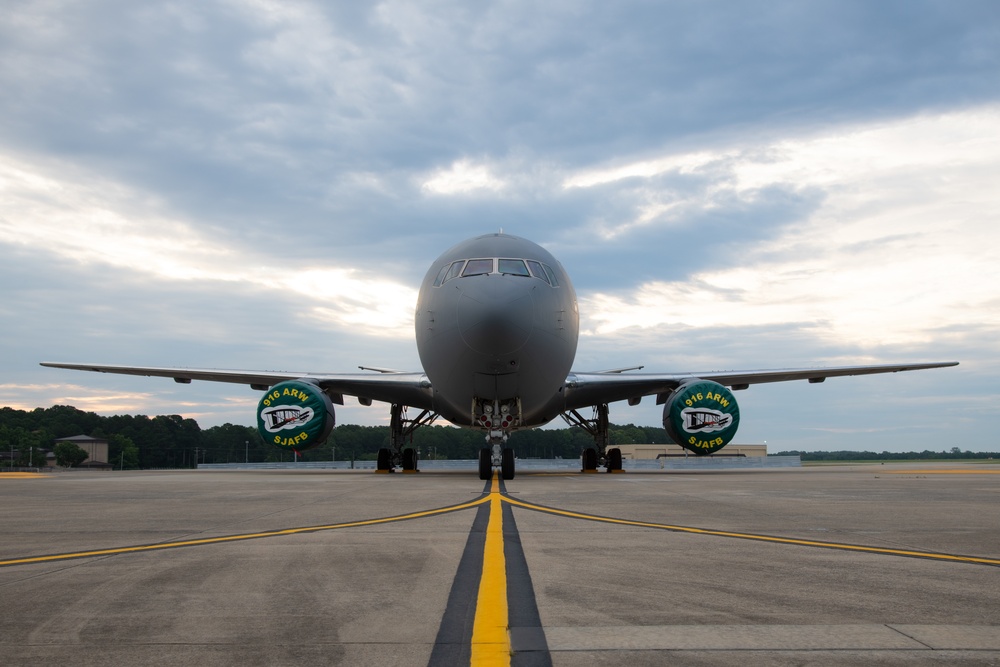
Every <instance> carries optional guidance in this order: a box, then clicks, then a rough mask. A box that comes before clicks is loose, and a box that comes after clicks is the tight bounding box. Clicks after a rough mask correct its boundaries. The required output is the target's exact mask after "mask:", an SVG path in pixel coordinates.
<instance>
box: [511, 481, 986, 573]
mask: <svg viewBox="0 0 1000 667" xmlns="http://www.w3.org/2000/svg"><path fill="white" fill-rule="evenodd" d="M503 500H504V502H507V503H510V504H511V505H516V506H518V507H523V508H525V509H529V510H534V511H536V512H542V513H545V514H553V515H556V516H565V517H569V518H572V519H582V520H585V521H598V522H602V523H611V524H616V525H621V526H633V527H637V528H655V529H658V530H668V531H671V532H675V533H690V534H694V535H711V536H715V537H732V538H737V539H742V540H754V541H758V542H770V543H774V544H789V545H794V546H804V547H817V548H823V549H837V550H840V551H855V552H861V553H870V554H879V555H887V556H904V557H909V558H925V559H930V560H938V561H947V562H955V563H968V564H973V565H990V566H994V567H998V566H1000V558H981V557H977V556H963V555H958V554H946V553H936V552H933V551H912V550H907V549H890V548H886V547H874V546H866V545H862V544H846V543H840V542H823V541H819V540H802V539H797V538H793V537H777V536H774V535H761V534H756V533H737V532H732V531H726V530H712V529H708V528H694V527H691V526H674V525H671V524H665V523H654V522H651V521H636V520H632V519H617V518H614V517H605V516H598V515H594V514H584V513H582V512H572V511H570V510H563V509H558V508H554V507H546V506H544V505H536V504H534V503H528V502H525V501H523V500H518V499H516V498H511V497H509V496H505V497H504V498H503Z"/></svg>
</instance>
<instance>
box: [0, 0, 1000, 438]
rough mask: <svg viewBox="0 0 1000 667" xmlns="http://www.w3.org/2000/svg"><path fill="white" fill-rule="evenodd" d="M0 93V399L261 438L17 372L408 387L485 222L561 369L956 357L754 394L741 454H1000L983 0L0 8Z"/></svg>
mask: <svg viewBox="0 0 1000 667" xmlns="http://www.w3.org/2000/svg"><path fill="white" fill-rule="evenodd" d="M0 90H2V91H3V93H2V94H0V260H2V261H0V280H2V284H3V293H2V296H0V405H6V406H10V407H14V408H19V409H33V408H35V407H48V406H50V405H55V404H60V405H66V404H69V405H74V406H76V407H78V408H80V409H83V410H92V411H95V412H98V413H100V414H122V413H127V414H147V415H156V414H182V415H184V416H186V417H192V418H194V419H196V420H197V421H198V422H199V424H201V426H202V427H203V428H208V427H210V426H214V425H217V424H222V423H226V422H230V423H236V424H248V425H249V424H252V423H254V409H255V406H256V403H257V400H258V399H259V394H258V393H257V392H254V391H253V390H251V389H249V388H246V387H241V386H238V385H225V384H214V383H197V382H196V383H192V384H190V385H178V384H175V383H173V382H171V381H169V380H164V379H157V378H132V377H125V376H109V375H100V374H91V373H77V372H72V371H65V370H55V369H48V368H42V367H40V366H39V365H38V363H39V362H40V361H69V362H85V363H113V364H133V365H149V366H188V367H200V368H240V369H263V370H288V371H312V372H351V371H355V370H356V369H357V366H359V365H367V366H377V367H388V368H399V369H406V370H418V369H419V360H418V358H417V353H416V345H415V343H414V333H413V309H414V305H415V303H416V290H417V286H418V285H419V282H420V280H421V279H422V277H423V275H424V273H425V272H426V271H427V269H428V267H429V266H430V264H431V262H432V261H433V260H434V259H435V258H436V257H437V256H438V255H439V254H440V253H441V252H443V251H444V250H445V249H446V248H448V247H450V246H452V245H454V244H455V243H457V242H459V241H461V240H463V239H465V238H468V237H471V236H475V235H479V234H483V233H491V232H495V231H498V230H499V229H503V231H504V232H506V233H510V234H515V235H518V236H523V237H526V238H530V239H532V240H534V241H535V242H537V243H540V244H542V245H543V246H545V247H546V248H547V249H548V250H549V251H551V252H552V253H553V254H554V255H555V256H556V257H557V258H558V259H559V261H560V262H561V263H562V264H563V266H564V267H565V268H566V270H567V271H568V272H569V274H570V275H571V277H572V278H573V282H574V285H575V287H576V290H577V293H578V297H579V302H580V313H581V330H582V331H581V338H580V344H579V349H578V354H577V361H576V365H575V368H576V370H581V371H584V370H600V369H607V368H615V367H623V366H632V365H644V366H645V369H644V370H646V371H663V372H681V371H684V372H688V371H694V372H697V371H711V370H724V369H726V370H730V369H764V368H789V367H802V366H832V365H845V364H867V363H896V362H909V361H913V362H920V361H950V360H956V361H959V362H961V365H960V366H959V367H957V368H949V369H937V370H931V371H922V372H917V373H907V374H903V375H883V376H871V377H864V378H835V379H831V380H828V381H827V382H825V383H823V384H815V385H813V384H807V383H804V382H798V383H786V384H780V385H759V386H754V387H751V388H750V389H749V390H747V391H743V392H740V393H739V394H738V395H737V396H738V400H739V402H740V406H741V426H740V433H739V434H737V436H736V440H735V442H739V443H748V444H749V443H762V442H766V443H767V444H768V448H769V450H770V451H779V450H785V449H800V450H817V449H857V450H871V451H884V450H888V451H909V450H923V449H932V450H935V451H940V450H942V449H951V448H952V447H959V448H961V449H963V450H972V451H981V450H988V451H1000V438H998V436H997V421H998V417H1000V408H998V402H1000V382H998V379H997V378H998V373H1000V335H998V330H1000V287H998V285H1000V187H998V183H1000V5H998V4H997V3H996V2H994V1H993V0H985V1H982V2H979V1H973V0H947V1H941V2H937V1H921V0H899V1H892V0H886V1H882V2H869V1H867V0H865V1H851V0H836V1H832V2H823V1H819V0H817V1H809V2H802V1H801V0H794V1H787V2H786V1H781V0H771V1H769V2H744V1H742V0H734V1H731V2H727V1H707V2H705V1H680V0H662V1H655V2H653V1H649V2H645V1H629V0H623V1H622V2H615V3H607V2H596V1H594V2H588V1H582V2H581V1H578V0H572V1H565V2H562V1H559V0H553V1H552V2H546V3H537V2H526V1H509V2H483V3H466V2H460V1H457V0H456V1H454V2H452V1H449V0H440V1H428V2H419V1H418V2H413V1H400V2H394V1H389V2H378V3H375V2H373V3H356V2H346V1H345V2H309V1H301V0H282V1H280V2H278V1H274V2H272V1H269V0H248V1H236V0H231V1H229V0H192V1H190V2H185V1H183V0H179V1H174V2H151V3H133V2H130V1H124V0H123V1H114V0H106V1H96V2H74V1H68V0H67V1H63V0H37V1H34V2H20V1H17V0H15V1H14V2H11V3H7V4H6V5H5V10H4V12H3V13H2V16H0ZM337 419H338V422H339V423H356V424H384V423H387V422H388V409H387V406H385V405H380V404H378V403H375V404H374V405H373V406H372V407H363V406H360V405H358V404H357V403H356V402H354V401H352V400H351V399H348V400H347V405H345V406H343V407H340V406H338V407H337ZM661 419H662V417H661V410H660V408H658V407H657V406H656V405H655V401H653V400H652V399H651V398H647V399H646V400H644V401H643V403H642V404H640V405H638V406H635V407H629V406H628V405H627V404H624V403H621V404H613V405H612V407H611V420H612V422H615V423H620V424H625V423H634V424H641V425H648V426H655V425H660V423H661ZM555 425H556V426H562V422H557V423H556V424H555Z"/></svg>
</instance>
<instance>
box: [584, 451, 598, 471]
mask: <svg viewBox="0 0 1000 667" xmlns="http://www.w3.org/2000/svg"><path fill="white" fill-rule="evenodd" d="M583 472H597V450H596V449H594V448H593V447H588V448H587V449H585V450H583Z"/></svg>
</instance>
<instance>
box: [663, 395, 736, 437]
mask: <svg viewBox="0 0 1000 667" xmlns="http://www.w3.org/2000/svg"><path fill="white" fill-rule="evenodd" d="M739 425H740V409H739V406H737V405H736V398H735V397H734V396H733V392H731V391H730V390H729V389H728V388H727V387H724V386H722V385H721V384H719V383H718V382H711V381H710V380H691V381H690V382H685V383H684V384H682V385H681V386H679V387H677V389H675V390H674V391H673V393H672V394H670V398H668V399H667V402H666V405H664V406H663V428H664V429H666V431H667V435H669V436H670V437H671V438H673V440H674V442H675V443H677V444H678V445H680V446H681V447H684V448H685V449H689V450H691V451H692V452H694V453H695V454H711V453H712V452H715V451H718V450H720V449H722V448H723V447H725V446H726V445H728V444H729V442H730V441H731V440H732V439H733V436H735V435H736V429H737V427H738V426H739Z"/></svg>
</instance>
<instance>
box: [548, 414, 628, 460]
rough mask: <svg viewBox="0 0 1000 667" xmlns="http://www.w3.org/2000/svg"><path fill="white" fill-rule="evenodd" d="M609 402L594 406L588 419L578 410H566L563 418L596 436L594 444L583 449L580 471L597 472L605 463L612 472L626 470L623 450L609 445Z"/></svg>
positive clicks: (571, 424)
mask: <svg viewBox="0 0 1000 667" xmlns="http://www.w3.org/2000/svg"><path fill="white" fill-rule="evenodd" d="M608 412H609V410H608V404H607V403H602V404H600V405H595V406H594V416H593V417H591V418H590V419H586V418H585V417H584V416H583V415H581V414H580V413H579V412H577V411H576V410H570V411H569V412H568V413H567V412H564V413H563V414H562V418H563V419H564V420H565V421H566V423H567V424H569V425H570V426H579V427H580V428H582V429H583V430H584V431H586V432H587V433H589V434H590V435H591V436H593V438H594V446H593V447H588V448H587V449H585V450H583V455H582V457H581V459H582V463H583V465H582V466H581V467H582V470H581V471H580V472H583V473H595V472H597V468H598V466H601V465H603V466H604V468H605V470H607V472H610V473H619V472H624V470H623V468H622V450H620V449H619V448H617V447H609V445H610V444H611V440H610V437H609V435H608Z"/></svg>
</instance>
